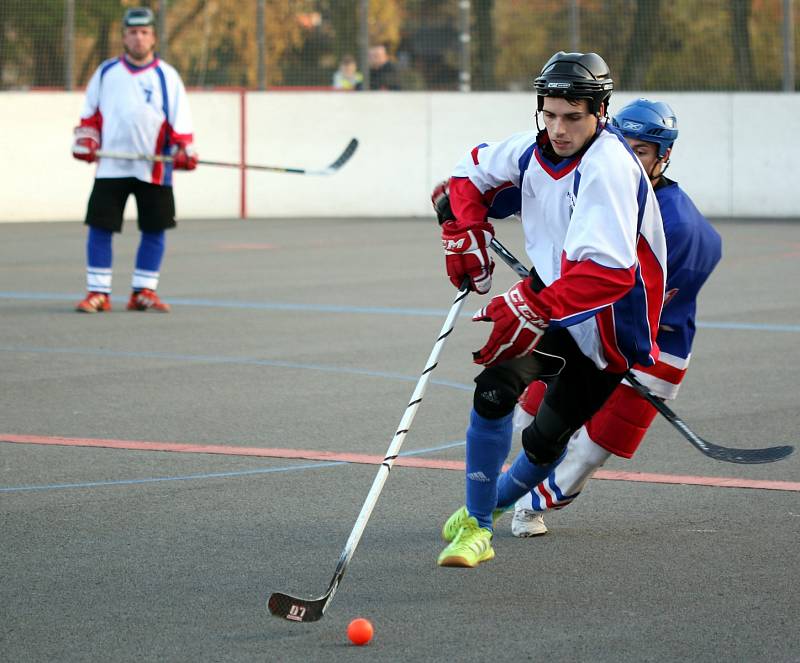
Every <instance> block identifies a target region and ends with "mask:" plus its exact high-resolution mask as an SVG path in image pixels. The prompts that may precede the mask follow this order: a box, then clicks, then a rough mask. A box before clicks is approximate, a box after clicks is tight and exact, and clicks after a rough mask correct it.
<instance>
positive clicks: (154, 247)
mask: <svg viewBox="0 0 800 663" xmlns="http://www.w3.org/2000/svg"><path fill="white" fill-rule="evenodd" d="M165 235H166V232H165V231H163V230H159V231H158V232H143V233H142V239H141V241H140V242H139V250H138V251H137V252H136V269H139V270H143V271H147V272H158V271H159V270H160V269H161V261H162V260H163V258H164V249H165V247H166V239H165Z"/></svg>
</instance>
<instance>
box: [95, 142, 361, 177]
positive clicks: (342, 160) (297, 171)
mask: <svg viewBox="0 0 800 663" xmlns="http://www.w3.org/2000/svg"><path fill="white" fill-rule="evenodd" d="M357 147H358V139H357V138H353V139H351V140H350V142H349V143H348V144H347V147H345V148H344V151H343V152H342V153H341V154H340V155H339V156H338V157H336V159H335V160H334V162H333V163H332V164H331V165H330V166H327V167H326V168H319V169H316V170H315V169H311V168H288V167H286V166H259V165H255V164H247V163H246V164H240V163H237V162H234V161H208V160H206V159H198V161H197V163H198V164H200V165H204V166H223V167H226V168H245V169H246V170H266V171H269V172H271V173H290V174H293V175H333V174H334V173H335V172H336V171H338V170H339V169H340V168H341V167H342V166H344V164H346V163H347V162H348V161H349V160H350V157H352V156H353V154H354V153H355V151H356V148H357ZM95 154H96V155H97V156H98V157H100V158H105V159H124V160H126V161H151V162H160V163H172V162H173V161H174V160H175V159H174V158H173V157H171V156H167V155H161V154H135V153H132V152H107V151H105V150H98V151H97V152H96V153H95Z"/></svg>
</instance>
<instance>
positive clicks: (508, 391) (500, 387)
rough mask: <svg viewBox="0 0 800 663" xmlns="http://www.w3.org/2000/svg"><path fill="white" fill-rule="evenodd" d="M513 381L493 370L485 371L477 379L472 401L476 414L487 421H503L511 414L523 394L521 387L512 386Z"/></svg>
mask: <svg viewBox="0 0 800 663" xmlns="http://www.w3.org/2000/svg"><path fill="white" fill-rule="evenodd" d="M512 381H513V380H510V379H506V376H505V375H504V374H503V373H501V372H498V371H493V370H492V369H491V368H489V369H487V370H485V371H483V372H482V373H481V374H480V375H479V376H478V377H476V378H475V384H476V385H477V386H476V387H475V395H474V397H473V401H472V405H473V407H474V408H475V412H477V413H478V414H479V415H480V416H482V417H485V418H486V419H502V418H503V417H505V416H506V415H509V414H511V413H512V412H513V411H514V406H515V405H516V404H517V399H518V398H519V395H520V393H522V389H520V388H519V385H513V384H511V382H512ZM522 388H523V389H524V385H523V387H522Z"/></svg>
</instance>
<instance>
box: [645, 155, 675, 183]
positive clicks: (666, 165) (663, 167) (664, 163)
mask: <svg viewBox="0 0 800 663" xmlns="http://www.w3.org/2000/svg"><path fill="white" fill-rule="evenodd" d="M669 163H670V160H669V159H667V160H666V161H664V157H661V158H660V159H658V160H657V161H656V162H655V163H654V164H653V167H652V168H651V169H650V172H649V173H647V176H648V177H649V178H650V181H651V182H653V183H655V182H657V181H658V180H660V179H661V178H662V177H664V173H666V172H667V168H669ZM658 165H661V170H660V171H659V173H658V175H654V174H653V173H654V172H655V170H656V166H658Z"/></svg>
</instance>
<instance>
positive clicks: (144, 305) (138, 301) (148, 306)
mask: <svg viewBox="0 0 800 663" xmlns="http://www.w3.org/2000/svg"><path fill="white" fill-rule="evenodd" d="M128 310H129V311H156V312H157V313H169V311H170V306H169V304H167V303H166V302H162V301H161V299H159V297H158V295H157V294H156V292H155V290H149V289H148V288H144V289H142V290H139V291H138V292H137V291H135V290H134V291H133V292H132V293H131V298H130V299H129V300H128Z"/></svg>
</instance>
